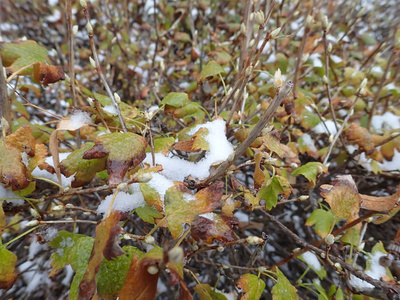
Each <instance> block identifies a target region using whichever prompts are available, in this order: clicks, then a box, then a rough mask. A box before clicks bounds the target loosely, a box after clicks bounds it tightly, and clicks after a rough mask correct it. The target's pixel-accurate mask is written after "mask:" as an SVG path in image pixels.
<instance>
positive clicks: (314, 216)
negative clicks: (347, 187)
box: [305, 209, 335, 238]
mask: <svg viewBox="0 0 400 300" xmlns="http://www.w3.org/2000/svg"><path fill="white" fill-rule="evenodd" d="M334 221H335V216H334V215H333V214H332V212H331V211H330V210H328V211H327V210H324V209H316V210H314V211H313V212H312V213H311V215H310V216H309V217H308V219H307V222H306V224H305V225H306V226H312V225H315V231H316V232H317V233H318V235H319V236H320V237H322V238H324V237H326V236H327V235H328V234H329V233H330V230H331V229H332V225H333V223H334Z"/></svg>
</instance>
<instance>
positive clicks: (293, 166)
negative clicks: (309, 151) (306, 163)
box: [290, 163, 299, 169]
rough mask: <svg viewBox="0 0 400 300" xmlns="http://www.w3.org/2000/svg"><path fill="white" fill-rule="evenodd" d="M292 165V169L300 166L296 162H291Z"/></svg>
mask: <svg viewBox="0 0 400 300" xmlns="http://www.w3.org/2000/svg"><path fill="white" fill-rule="evenodd" d="M290 167H291V168H292V169H297V168H298V167H299V165H298V164H296V163H291V164H290Z"/></svg>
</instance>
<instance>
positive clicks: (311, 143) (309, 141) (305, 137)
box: [301, 133, 318, 152]
mask: <svg viewBox="0 0 400 300" xmlns="http://www.w3.org/2000/svg"><path fill="white" fill-rule="evenodd" d="M301 137H302V140H303V144H304V146H307V147H308V148H309V149H310V151H312V152H318V149H317V148H316V147H315V145H314V140H313V139H312V138H311V136H310V135H309V134H308V133H305V134H303V135H302V136H301Z"/></svg>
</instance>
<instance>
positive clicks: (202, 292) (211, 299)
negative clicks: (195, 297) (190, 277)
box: [194, 283, 227, 300]
mask: <svg viewBox="0 0 400 300" xmlns="http://www.w3.org/2000/svg"><path fill="white" fill-rule="evenodd" d="M194 290H195V292H196V293H197V294H199V296H200V300H227V298H226V297H225V296H224V295H223V294H221V293H217V292H216V291H214V289H213V288H212V287H211V286H209V285H208V284H206V283H199V284H198V285H196V286H195V287H194Z"/></svg>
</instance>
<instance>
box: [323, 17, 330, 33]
mask: <svg viewBox="0 0 400 300" xmlns="http://www.w3.org/2000/svg"><path fill="white" fill-rule="evenodd" d="M328 25H329V21H328V16H327V15H323V16H322V29H323V30H326V29H327V28H328Z"/></svg>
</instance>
